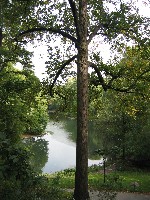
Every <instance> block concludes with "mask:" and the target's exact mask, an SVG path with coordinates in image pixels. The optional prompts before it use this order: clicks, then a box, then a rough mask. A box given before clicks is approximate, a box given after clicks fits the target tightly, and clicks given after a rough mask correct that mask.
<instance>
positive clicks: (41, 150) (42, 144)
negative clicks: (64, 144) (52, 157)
mask: <svg viewBox="0 0 150 200" xmlns="http://www.w3.org/2000/svg"><path fill="white" fill-rule="evenodd" d="M24 142H25V143H26V145H27V146H28V148H29V149H30V151H31V152H32V156H31V158H30V159H31V160H30V162H31V165H32V167H33V168H34V169H35V170H36V171H37V172H42V168H43V167H44V166H45V164H46V163H47V161H48V151H49V149H48V141H46V140H45V139H43V138H41V137H32V138H25V139H24Z"/></svg>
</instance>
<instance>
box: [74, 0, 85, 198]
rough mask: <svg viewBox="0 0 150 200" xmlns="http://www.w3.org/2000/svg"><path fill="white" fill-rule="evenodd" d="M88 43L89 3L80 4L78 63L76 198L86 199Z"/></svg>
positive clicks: (83, 0) (82, 0) (82, 2)
mask: <svg viewBox="0 0 150 200" xmlns="http://www.w3.org/2000/svg"><path fill="white" fill-rule="evenodd" d="M87 110H88V44H87V4H86V0H80V4H79V43H78V64H77V147H76V173H75V191H74V198H75V199H76V200H86V199H88V198H89V193H88V112H87Z"/></svg>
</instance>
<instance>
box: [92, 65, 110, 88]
mask: <svg viewBox="0 0 150 200" xmlns="http://www.w3.org/2000/svg"><path fill="white" fill-rule="evenodd" d="M89 66H90V67H92V68H93V69H94V70H95V72H96V74H97V76H98V79H99V82H100V84H101V85H102V87H103V89H104V90H105V91H106V90H107V87H106V84H105V82H104V79H103V76H102V74H101V72H100V70H99V69H98V68H97V66H96V64H94V63H92V62H89Z"/></svg>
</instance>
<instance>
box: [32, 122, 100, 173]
mask: <svg viewBox="0 0 150 200" xmlns="http://www.w3.org/2000/svg"><path fill="white" fill-rule="evenodd" d="M66 123H67V124H66ZM71 123H72V124H71V126H72V127H74V126H75V124H76V123H75V122H71ZM65 124H66V126H65V125H64V122H49V123H48V125H47V128H46V135H44V136H43V137H37V138H36V139H35V140H33V143H34V145H33V146H34V148H33V152H34V154H35V159H33V163H34V164H35V165H36V167H37V169H40V170H41V169H42V171H43V172H44V173H53V172H56V171H61V170H64V169H67V168H73V167H75V165H76V164H75V162H76V143H75V142H74V141H75V139H74V141H73V139H71V138H74V137H75V136H74V135H73V134H74V132H76V128H74V129H73V132H70V128H69V127H70V125H69V126H68V122H65ZM66 127H67V128H66ZM68 129H69V131H68ZM46 141H47V142H46ZM95 148H96V147H95ZM98 159H99V158H98ZM100 163H102V159H101V160H96V159H93V158H92V159H89V160H88V165H89V166H90V165H93V164H96V165H98V164H100ZM38 166H39V167H38Z"/></svg>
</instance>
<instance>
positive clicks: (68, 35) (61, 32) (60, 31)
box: [15, 27, 77, 43]
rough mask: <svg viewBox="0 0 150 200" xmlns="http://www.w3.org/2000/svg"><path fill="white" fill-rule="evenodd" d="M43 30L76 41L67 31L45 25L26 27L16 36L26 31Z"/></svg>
mask: <svg viewBox="0 0 150 200" xmlns="http://www.w3.org/2000/svg"><path fill="white" fill-rule="evenodd" d="M38 31H39V32H40V31H41V32H44V31H50V32H52V33H56V34H57V33H58V34H60V35H62V36H63V37H65V38H68V39H70V40H71V41H72V42H75V43H77V39H76V38H75V37H73V36H72V35H70V34H69V33H66V32H64V31H62V30H61V29H55V28H45V27H39V28H31V29H28V30H26V31H22V32H21V33H19V34H18V36H17V37H19V36H23V35H26V34H28V33H34V32H38ZM17 37H16V38H15V40H17Z"/></svg>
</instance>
